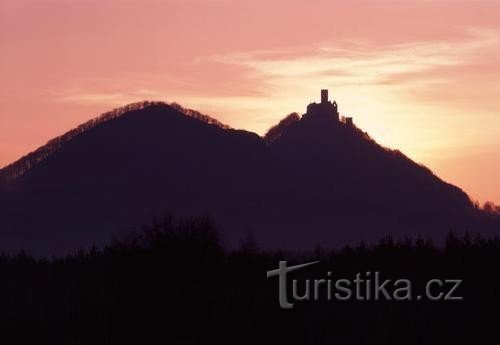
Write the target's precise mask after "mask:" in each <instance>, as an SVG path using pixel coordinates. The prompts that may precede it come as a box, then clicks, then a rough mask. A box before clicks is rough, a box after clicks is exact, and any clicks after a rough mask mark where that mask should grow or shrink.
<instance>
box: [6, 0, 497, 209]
mask: <svg viewBox="0 0 500 345" xmlns="http://www.w3.org/2000/svg"><path fill="white" fill-rule="evenodd" d="M499 64H500V1H492V0H488V1H485V0H483V1H481V0H475V1H458V0H433V1H427V0H418V1H416V0H415V1H413V0H390V1H389V0H379V1H372V0H369V1H361V0H350V1H335V0H308V1H303V0H300V1H299V0H265V1H264V0H262V1H261V0H164V1H154V0H140V1H139V0H136V1H129V0H114V1H111V0H99V1H97V0H57V1H56V0H0V166H3V165H6V164H8V163H10V162H12V161H14V160H16V159H17V158H19V157H20V156H22V155H24V154H26V153H28V152H30V151H32V150H33V149H35V148H37V147H39V146H41V145H43V144H45V143H46V142H47V141H48V140H49V139H51V138H52V137H54V136H57V135H60V134H62V133H64V132H65V131H67V130H69V129H71V128H73V127H75V126H77V125H78V124H80V123H82V122H84V121H86V120H88V119H90V118H93V117H96V116H98V115H99V114H100V113H103V112H105V111H108V110H110V109H112V108H116V107H119V106H122V105H125V104H128V103H132V102H136V101H141V100H162V101H166V102H178V103H180V104H182V105H183V106H185V107H189V108H193V109H196V110H199V111H201V112H204V113H206V114H209V115H211V116H213V117H215V118H217V119H219V120H220V121H222V122H224V123H226V124H228V125H230V126H232V127H235V128H243V129H247V130H251V131H255V132H257V133H259V134H264V133H265V132H266V130H267V129H268V128H269V127H271V126H272V125H274V124H276V123H277V122H278V121H279V120H280V119H281V118H283V117H284V116H286V115H287V114H289V113H291V112H299V113H304V112H305V108H306V106H307V104H308V103H309V102H311V101H318V100H319V90H320V89H322V88H327V89H329V90H330V96H331V98H333V99H335V100H336V101H337V103H338V104H339V111H340V113H341V114H343V115H346V116H353V117H354V122H355V123H356V124H357V126H359V127H361V128H362V129H363V130H365V131H367V132H368V133H369V134H370V135H371V136H372V137H373V138H374V139H376V140H377V141H378V142H379V143H381V144H382V145H384V146H387V147H390V148H397V149H399V150H401V151H402V152H404V153H405V154H406V155H408V156H409V157H410V158H412V159H413V160H415V161H417V162H419V163H422V164H425V165H426V166H428V167H429V168H430V169H431V170H432V171H434V172H435V173H436V174H437V175H439V176H440V177H441V178H443V179H444V180H446V181H449V182H451V183H454V184H456V185H458V186H460V187H461V188H462V189H464V190H465V191H466V192H467V193H468V194H469V195H470V196H471V198H472V199H473V200H479V201H481V202H484V201H494V202H496V203H497V204H498V203H500V180H499V178H498V176H500V65H499Z"/></svg>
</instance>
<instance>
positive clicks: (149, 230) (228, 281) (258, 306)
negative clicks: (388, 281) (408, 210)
mask: <svg viewBox="0 0 500 345" xmlns="http://www.w3.org/2000/svg"><path fill="white" fill-rule="evenodd" d="M280 260H287V261H288V264H289V265H293V264H301V263H305V262H309V261H315V260H319V261H320V263H318V264H317V265H314V266H311V268H310V269H307V270H305V271H304V273H297V275H296V276H295V277H296V278H308V277H318V276H322V277H324V273H325V272H327V271H331V272H332V276H335V277H353V276H354V275H355V274H356V273H357V272H366V271H371V272H375V271H379V272H381V274H383V275H384V276H385V277H387V278H393V279H396V278H406V279H410V280H411V281H413V282H415V284H416V285H417V287H418V286H420V285H422V284H424V283H425V282H426V281H428V280H429V279H434V278H438V279H447V278H459V279H462V280H463V286H462V287H461V288H460V290H459V291H457V293H458V294H460V295H461V296H463V297H464V299H463V300H462V301H453V302H449V301H448V302H432V301H419V302H417V301H406V302H396V301H389V302H382V301H378V302H374V301H372V302H366V301H365V302H339V301H319V302H318V301H315V302H314V301H310V302H297V303H296V305H295V308H294V309H293V310H283V309H281V308H280V307H279V304H278V280H277V278H270V279H267V278H266V272H267V271H269V270H273V269H276V268H277V267H278V262H279V261H280ZM0 279H1V280H0V281H1V284H0V341H1V343H2V344H51V345H56V344H94V345H96V344H120V345H123V344H335V343H337V344H474V343H485V341H486V339H488V337H490V336H492V335H493V336H496V334H495V333H496V327H497V323H498V321H500V317H499V311H498V310H499V307H500V293H499V292H500V291H499V287H500V240H499V239H497V238H492V239H484V238H480V237H471V236H468V235H465V236H460V237H459V236H455V235H453V234H450V235H449V236H448V238H447V240H446V246H445V247H444V248H436V247H435V246H434V245H433V244H432V242H430V241H428V240H425V239H418V238H417V239H407V240H404V241H394V240H393V239H392V238H391V237H387V238H384V239H382V240H381V241H380V243H379V244H377V245H371V246H368V245H364V244H360V245H358V246H354V247H345V248H343V249H340V250H328V249H326V248H321V247H319V246H318V247H317V248H316V249H315V250H312V251H311V252H294V253H292V252H279V251H274V252H268V251H262V250H259V249H258V247H257V245H256V244H255V243H254V242H253V241H252V240H251V238H250V239H247V240H245V241H243V242H242V244H241V247H240V248H239V249H237V250H226V249H224V247H223V245H222V244H221V243H220V241H219V237H218V235H217V230H216V229H215V227H214V225H213V224H212V222H211V221H210V220H208V219H196V220H191V221H179V222H177V221H174V220H173V219H172V218H168V217H167V218H165V219H164V220H162V221H157V222H155V223H154V224H152V225H151V226H148V227H146V228H145V229H143V231H141V232H140V233H139V234H137V235H134V236H130V237H129V238H127V239H124V240H120V241H116V242H115V243H114V244H113V245H110V246H108V247H106V248H103V249H91V250H88V251H80V252H78V253H75V254H74V255H70V256H67V257H65V258H52V259H41V260H38V259H34V258H32V257H31V256H29V255H28V254H26V253H20V254H18V255H15V256H7V255H2V256H0Z"/></svg>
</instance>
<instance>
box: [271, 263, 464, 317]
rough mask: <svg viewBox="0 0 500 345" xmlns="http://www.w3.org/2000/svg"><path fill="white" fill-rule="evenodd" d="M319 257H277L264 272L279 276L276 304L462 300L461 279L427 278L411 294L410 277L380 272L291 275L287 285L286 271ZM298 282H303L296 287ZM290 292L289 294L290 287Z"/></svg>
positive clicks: (287, 306) (307, 265) (300, 266)
mask: <svg viewBox="0 0 500 345" xmlns="http://www.w3.org/2000/svg"><path fill="white" fill-rule="evenodd" d="M317 263H319V261H314V262H308V263H305V264H301V265H295V266H287V262H286V261H280V262H279V267H278V269H275V270H271V271H268V272H267V278H270V277H276V276H277V277H278V286H279V304H280V307H281V308H283V309H292V308H293V306H294V303H293V302H296V301H319V300H324V299H326V300H327V301H331V300H337V301H349V300H355V301H381V300H386V301H412V300H417V301H420V300H424V299H426V300H429V301H461V300H463V297H462V296H459V295H458V290H459V287H460V286H461V284H462V280H461V279H445V280H442V279H430V280H429V281H427V282H426V284H425V291H424V293H423V294H417V295H414V292H413V289H412V282H411V281H410V280H409V279H396V280H393V279H382V278H381V277H380V272H364V273H357V274H356V275H355V277H354V278H352V279H346V278H342V279H333V278H332V272H330V271H328V272H327V274H326V276H327V278H321V279H305V280H304V281H303V282H299V280H297V279H292V281H291V283H292V284H291V286H290V285H289V279H288V274H289V273H292V272H294V271H297V270H301V269H304V268H306V267H309V266H311V265H314V264H317ZM299 285H300V286H302V288H301V289H300V290H301V291H299ZM290 288H291V292H292V295H291V296H289V295H288V292H289V291H290Z"/></svg>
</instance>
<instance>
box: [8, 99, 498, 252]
mask: <svg viewBox="0 0 500 345" xmlns="http://www.w3.org/2000/svg"><path fill="white" fill-rule="evenodd" d="M322 104H323V103H320V104H313V105H310V107H308V111H307V112H306V114H304V115H303V116H298V115H297V114H293V115H291V116H289V117H288V118H287V119H285V121H282V122H281V124H279V125H278V126H276V127H275V128H274V129H273V130H272V131H270V133H269V134H268V135H267V136H265V137H264V138H262V137H260V136H258V135H256V134H254V133H250V132H246V131H242V130H234V129H231V128H229V127H227V126H224V125H222V124H221V123H220V122H218V121H216V120H213V119H211V118H209V117H206V116H204V115H202V114H200V113H197V112H194V111H185V110H183V108H181V107H180V106H177V105H174V106H172V105H168V104H165V103H160V102H144V103H140V104H136V105H135V106H128V107H125V108H123V109H120V110H115V111H114V112H112V114H113V115H108V116H103V117H101V118H99V119H97V120H94V121H91V122H89V123H87V124H86V125H83V126H81V127H79V128H78V129H76V130H74V131H72V132H69V133H70V134H66V135H63V136H62V137H60V138H58V139H56V140H55V141H52V142H51V143H49V145H47V146H45V147H42V148H41V149H39V150H37V151H35V153H33V154H30V155H28V156H27V157H26V158H24V159H23V160H21V161H19V162H17V163H14V164H13V165H11V166H9V167H6V168H4V169H2V171H1V175H3V177H4V181H7V182H6V188H5V189H6V190H5V191H4V192H3V193H2V194H1V195H0V206H2V209H3V212H2V219H1V220H0V226H1V229H2V230H1V232H0V238H1V241H2V246H3V248H0V249H4V250H17V249H19V248H26V249H28V250H30V251H33V252H34V253H36V254H40V255H54V254H61V253H67V252H68V251H71V250H74V249H76V248H79V247H89V246H91V245H92V244H97V245H103V244H105V243H108V242H109V241H110V240H111V239H112V238H113V237H114V236H123V235H124V234H126V233H128V232H130V231H131V230H133V229H137V228H138V227H140V226H141V225H143V224H146V223H148V222H149V221H151V220H152V219H153V218H154V217H161V216H162V215H164V214H165V213H171V214H173V215H175V216H179V217H191V216H199V215H210V216H211V217H212V218H213V219H214V220H215V222H216V224H217V225H218V227H219V228H220V229H221V231H222V237H223V240H224V242H225V243H226V245H228V246H235V245H237V244H238V242H239V241H240V239H242V238H245V237H247V236H248V234H249V233H250V234H252V236H253V237H254V238H255V239H256V241H257V242H258V243H259V245H261V246H263V247H265V248H281V249H304V248H310V247H312V246H315V245H316V244H319V243H321V244H325V245H326V244H327V245H333V246H337V245H342V244H345V243H351V242H358V241H361V240H364V241H367V242H370V241H372V240H376V239H378V238H380V237H381V236H383V235H386V234H388V233H391V234H394V235H395V236H405V235H413V234H420V235H422V236H429V237H432V238H442V237H444V234H446V233H447V232H448V231H450V230H451V229H454V230H457V231H463V230H470V231H481V232H491V231H493V230H495V227H494V226H495V225H494V224H493V223H494V222H493V223H492V222H488V223H486V222H485V221H484V217H483V216H482V214H481V212H479V211H478V210H477V208H476V207H475V206H474V205H473V204H472V203H471V201H470V200H469V198H468V196H467V195H466V194H465V193H464V192H463V191H461V190H460V189H459V188H457V187H455V186H453V185H450V184H448V183H446V182H444V181H442V180H441V179H439V178H438V177H437V176H435V175H434V174H433V173H432V172H431V171H430V170H429V169H427V168H425V167H423V166H421V165H418V164H416V163H414V162H413V161H411V160H410V159H409V158H407V157H406V156H404V155H403V154H402V153H400V152H398V151H393V150H388V149H386V148H383V147H381V146H380V145H378V144H377V143H376V142H375V141H374V140H372V139H371V138H370V137H369V136H368V135H367V134H366V133H364V132H363V131H361V130H360V129H358V128H356V126H355V125H353V124H352V122H350V121H347V122H346V121H341V120H340V119H339V118H338V113H335V111H336V104H335V111H334V110H332V109H333V108H332V109H330V108H329V107H331V106H332V105H331V104H332V103H331V102H329V104H330V105H329V106H328V108H324V107H326V103H325V104H324V105H322ZM325 109H326V110H325ZM495 224H496V223H495Z"/></svg>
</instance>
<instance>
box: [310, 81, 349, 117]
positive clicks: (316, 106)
mask: <svg viewBox="0 0 500 345" xmlns="http://www.w3.org/2000/svg"><path fill="white" fill-rule="evenodd" d="M303 118H304V119H305V120H314V121H334V122H337V123H343V124H345V125H349V126H352V125H353V121H352V117H342V118H340V116H339V111H338V108H337V102H335V101H333V103H332V102H330V100H329V99H328V90H326V89H323V90H321V102H320V103H310V104H309V105H308V106H307V112H306V113H305V114H304V115H303Z"/></svg>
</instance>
